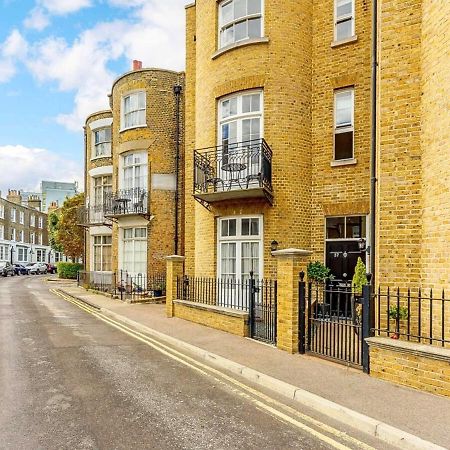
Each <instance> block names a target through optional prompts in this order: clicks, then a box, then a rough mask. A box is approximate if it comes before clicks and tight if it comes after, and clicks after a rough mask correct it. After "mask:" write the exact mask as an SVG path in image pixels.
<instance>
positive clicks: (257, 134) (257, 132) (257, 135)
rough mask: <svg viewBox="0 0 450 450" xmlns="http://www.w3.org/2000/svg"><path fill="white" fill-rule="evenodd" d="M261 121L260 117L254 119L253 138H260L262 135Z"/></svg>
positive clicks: (252, 126)
mask: <svg viewBox="0 0 450 450" xmlns="http://www.w3.org/2000/svg"><path fill="white" fill-rule="evenodd" d="M260 124H261V121H260V119H252V125H251V139H259V138H260V137H261V132H260V131H261V126H260Z"/></svg>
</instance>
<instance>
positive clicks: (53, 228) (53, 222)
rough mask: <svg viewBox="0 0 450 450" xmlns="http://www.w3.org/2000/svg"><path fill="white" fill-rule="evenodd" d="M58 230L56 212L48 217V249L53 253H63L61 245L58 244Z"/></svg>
mask: <svg viewBox="0 0 450 450" xmlns="http://www.w3.org/2000/svg"><path fill="white" fill-rule="evenodd" d="M58 228H59V215H58V213H57V212H55V211H52V212H51V213H50V214H49V215H48V240H49V243H50V247H51V248H52V250H54V251H55V252H63V251H64V249H63V248H62V245H61V244H60V243H59V242H58V240H57V239H58Z"/></svg>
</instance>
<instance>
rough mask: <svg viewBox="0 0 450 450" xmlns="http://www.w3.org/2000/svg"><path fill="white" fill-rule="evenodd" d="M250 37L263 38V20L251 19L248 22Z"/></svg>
mask: <svg viewBox="0 0 450 450" xmlns="http://www.w3.org/2000/svg"><path fill="white" fill-rule="evenodd" d="M248 37H249V38H257V37H261V18H257V19H250V20H249V21H248Z"/></svg>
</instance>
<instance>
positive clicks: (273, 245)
mask: <svg viewBox="0 0 450 450" xmlns="http://www.w3.org/2000/svg"><path fill="white" fill-rule="evenodd" d="M277 250H278V242H277V241H272V242H271V243H270V251H271V252H276V251H277Z"/></svg>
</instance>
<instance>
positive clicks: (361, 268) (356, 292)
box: [351, 257, 369, 325]
mask: <svg viewBox="0 0 450 450" xmlns="http://www.w3.org/2000/svg"><path fill="white" fill-rule="evenodd" d="M367 284H369V282H368V280H367V274H366V265H365V264H364V263H363V261H362V259H361V257H358V261H357V262H356V266H355V273H354V275H353V278H352V299H351V308H352V321H353V323H354V324H355V325H357V324H359V323H361V316H362V305H361V303H360V299H361V297H362V294H363V286H366V285H367Z"/></svg>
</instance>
